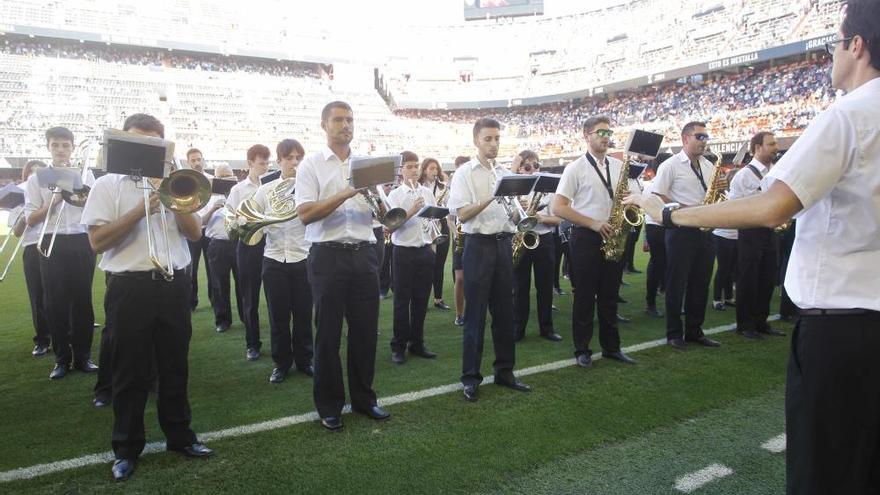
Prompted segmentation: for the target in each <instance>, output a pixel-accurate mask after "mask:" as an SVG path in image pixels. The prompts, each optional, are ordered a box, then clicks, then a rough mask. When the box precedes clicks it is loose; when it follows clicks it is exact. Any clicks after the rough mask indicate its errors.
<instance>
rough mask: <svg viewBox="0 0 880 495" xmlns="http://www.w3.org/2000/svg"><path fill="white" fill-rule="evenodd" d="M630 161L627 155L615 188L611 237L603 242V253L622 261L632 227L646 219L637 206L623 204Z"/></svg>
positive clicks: (610, 220) (610, 222)
mask: <svg viewBox="0 0 880 495" xmlns="http://www.w3.org/2000/svg"><path fill="white" fill-rule="evenodd" d="M629 161H630V159H629V156H627V158H626V160H625V161H624V162H623V166H621V167H620V175H619V176H618V178H617V186H616V187H615V188H614V200H613V202H612V204H611V216H610V217H609V218H608V224H609V225H611V237H610V238H609V239H607V240H605V241H604V242H603V243H602V254H604V255H605V259H606V260H608V261H620V258H621V257H623V251H624V249H625V248H626V238H627V236H629V231H630V227H637V226H639V225H641V224H642V223H644V221H645V217H644V215H643V214H642V212H641V211H640V210H639V208H638V207H637V206H635V205H624V204H623V198H624V197H625V196H626V195H627V194H628V193H629Z"/></svg>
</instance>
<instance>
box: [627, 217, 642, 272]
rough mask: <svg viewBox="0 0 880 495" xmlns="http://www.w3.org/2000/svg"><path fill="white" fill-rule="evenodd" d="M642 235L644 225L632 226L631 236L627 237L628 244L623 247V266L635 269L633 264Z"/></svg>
mask: <svg viewBox="0 0 880 495" xmlns="http://www.w3.org/2000/svg"><path fill="white" fill-rule="evenodd" d="M640 235H642V226H641V225H639V226H638V227H630V230H629V236H627V238H626V245H625V246H624V247H623V266H624V267H626V268H630V269H634V268H635V265H634V264H633V263H634V261H635V257H636V243H637V242H639V236H640Z"/></svg>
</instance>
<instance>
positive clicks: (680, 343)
mask: <svg viewBox="0 0 880 495" xmlns="http://www.w3.org/2000/svg"><path fill="white" fill-rule="evenodd" d="M666 344H667V345H668V346H669V347H672V348H673V349H676V350H679V351H683V350H685V349H687V344H686V343H685V342H684V340H683V339H669V340H667V341H666Z"/></svg>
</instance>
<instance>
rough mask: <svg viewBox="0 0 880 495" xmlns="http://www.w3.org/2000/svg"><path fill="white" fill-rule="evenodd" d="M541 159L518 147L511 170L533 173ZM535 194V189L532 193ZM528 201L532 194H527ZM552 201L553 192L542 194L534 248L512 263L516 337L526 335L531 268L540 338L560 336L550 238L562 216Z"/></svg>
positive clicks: (554, 251) (558, 339)
mask: <svg viewBox="0 0 880 495" xmlns="http://www.w3.org/2000/svg"><path fill="white" fill-rule="evenodd" d="M539 167H540V162H539V160H538V154H537V153H535V152H534V151H531V150H524V151H521V152H520V153H519V154H518V155H517V156H516V157H515V158H514V159H513V165H512V166H511V171H512V172H513V173H515V174H526V175H532V174H536V173H538V168H539ZM533 194H535V193H533ZM527 199H528V200H529V201H531V200H532V196H528V197H527ZM552 201H553V195H552V194H546V195H544V197H543V198H541V205H540V206H543V207H544V209H543V210H541V211H538V212H537V213H536V214H535V216H536V217H537V218H538V224H537V226H535V230H534V231H535V234H536V235H537V236H538V239H539V241H538V242H539V244H538V247H536V248H535V249H525V248H522V253H523V254H522V257H521V258H520V261H519V264H518V265H517V266H514V267H513V270H514V274H513V276H514V282H515V283H514V286H513V328H514V330H515V332H516V333H515V338H516V340H517V341H519V340H522V339H523V338H524V337H525V336H526V325H527V324H528V322H529V306H530V303H531V299H532V298H531V293H530V291H529V286H530V285H531V283H532V280H531V279H532V268H533V267H534V271H535V292H536V293H537V297H536V300H537V306H538V331H539V334H540V335H541V337H542V338H545V339H547V340H549V341H551V342H559V341H560V340H562V336H561V335H559V334H558V333H556V331H555V330H554V329H553V270H554V268H555V267H556V263H555V259H554V257H555V256H556V246H555V240H554V239H553V229H554V228H555V227H556V226H557V225H559V224H560V223H561V222H562V220H561V219H560V218H559V217H557V216H555V215H551V214H549V211H548V210H549V208H550V204H551V203H552Z"/></svg>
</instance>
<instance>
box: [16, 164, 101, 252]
mask: <svg viewBox="0 0 880 495" xmlns="http://www.w3.org/2000/svg"><path fill="white" fill-rule="evenodd" d="M94 183H95V175H94V174H93V173H92V171H91V170H89V171H88V172H86V177H85V181H84V184H85V185H87V186H89V187H91V186H92V185H93V184H94ZM54 194H55V193H53V192H52V191H50V190H49V188H47V187H40V182H39V179H38V178H37V174H36V173H33V174H31V175H30V177H28V180H27V182H26V183H25V187H24V201H25V203H24V210H25V215H30V214H31V213H33V212H35V211H37V210H39V209H40V208H42V207H43V206H45V205H47V204H50V202H51V201H52V199H53V196H54ZM59 210H61V203H59V204H57V205H55V206H53V207H52V208H50V209H49V212H48V213H47V214H46V220H48V221H49V226H48V227H47V229H46V235H49V234H50V233H51V231H52V228H53V227H55V221H56V220H57V218H58V211H59ZM82 212H83V209H82V208H80V207H78V206H73V205H71V204H67V205H65V206H64V212H62V214H61V223H60V224H59V225H58V230H57V232H58V234H59V235H66V234H85V233H86V232H87V229H86V226H85V225H83V223H82ZM44 221H45V220H44ZM42 228H43V223H42V222H41V223H39V224H37V225H34V226H32V227H31V229H33V230H35V231H36V232H37V236H39V233H40V231H41V230H42ZM34 242H36V240H35V241H34Z"/></svg>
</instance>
